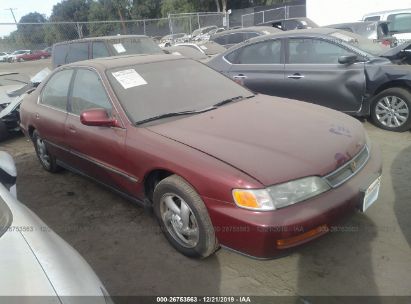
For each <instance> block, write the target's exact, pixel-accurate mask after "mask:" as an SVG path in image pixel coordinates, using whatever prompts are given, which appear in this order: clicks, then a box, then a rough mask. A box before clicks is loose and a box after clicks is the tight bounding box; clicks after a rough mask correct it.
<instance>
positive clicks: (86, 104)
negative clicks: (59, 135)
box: [65, 68, 134, 192]
mask: <svg viewBox="0 0 411 304" xmlns="http://www.w3.org/2000/svg"><path fill="white" fill-rule="evenodd" d="M93 108H103V109H105V110H106V111H107V114H108V116H111V117H113V118H116V119H117V120H118V121H121V119H120V118H119V116H118V114H117V112H116V110H115V107H114V106H113V103H112V101H111V98H110V97H109V94H108V92H107V91H106V87H105V86H104V84H103V81H102V80H101V78H100V76H99V75H98V74H97V72H96V71H94V70H91V69H87V68H78V69H77V70H76V72H75V75H74V80H73V84H72V88H71V93H70V96H69V106H68V112H69V113H68V116H67V120H66V125H65V137H66V141H67V143H68V146H69V149H70V153H71V162H70V164H69V165H70V166H72V167H73V168H74V169H77V170H78V171H81V172H82V173H84V174H86V175H88V176H89V177H91V178H94V179H96V180H97V181H99V182H101V183H103V184H105V185H107V186H110V187H112V188H115V189H117V190H120V191H122V192H127V191H126V189H129V188H130V185H134V180H133V179H132V178H131V177H130V175H129V174H128V173H127V167H129V166H127V164H126V163H125V162H124V155H125V138H126V133H127V132H126V129H125V128H122V127H107V126H101V127H98V126H86V125H84V124H82V123H81V121H80V115H81V113H82V112H83V111H87V110H88V109H93Z"/></svg>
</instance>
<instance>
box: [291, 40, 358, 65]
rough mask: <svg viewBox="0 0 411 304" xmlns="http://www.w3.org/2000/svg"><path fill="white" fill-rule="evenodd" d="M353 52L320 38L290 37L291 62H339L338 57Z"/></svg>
mask: <svg viewBox="0 0 411 304" xmlns="http://www.w3.org/2000/svg"><path fill="white" fill-rule="evenodd" d="M350 54H353V53H351V52H350V51H348V50H346V49H344V48H342V47H340V46H338V45H336V44H333V43H330V42H327V41H324V40H320V39H310V38H304V39H290V40H289V55H290V57H289V61H290V63H291V64H296V63H307V64H316V63H320V64H321V63H322V64H338V57H340V56H343V55H350Z"/></svg>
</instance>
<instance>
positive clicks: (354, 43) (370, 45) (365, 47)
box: [330, 31, 389, 57]
mask: <svg viewBox="0 0 411 304" xmlns="http://www.w3.org/2000/svg"><path fill="white" fill-rule="evenodd" d="M330 36H332V37H334V38H336V39H337V40H339V41H340V42H343V43H345V44H346V45H347V46H349V47H353V48H354V49H356V50H358V51H360V52H361V53H363V54H364V55H365V56H367V57H375V56H380V55H381V54H382V53H384V52H385V51H387V50H388V49H389V47H388V46H384V45H382V44H380V43H378V42H376V41H374V40H371V39H367V38H365V37H362V36H360V35H357V34H354V33H350V32H346V31H336V32H333V33H331V34H330Z"/></svg>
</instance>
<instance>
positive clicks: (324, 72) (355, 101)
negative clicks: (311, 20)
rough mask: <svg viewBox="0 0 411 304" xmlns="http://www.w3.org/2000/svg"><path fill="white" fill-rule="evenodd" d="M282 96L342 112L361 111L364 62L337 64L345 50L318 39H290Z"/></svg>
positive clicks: (363, 89) (364, 88) (346, 53)
mask: <svg viewBox="0 0 411 304" xmlns="http://www.w3.org/2000/svg"><path fill="white" fill-rule="evenodd" d="M286 54H287V56H286V64H285V69H284V70H285V81H284V87H283V93H284V94H285V95H284V96H285V97H289V98H293V99H297V100H303V101H308V102H311V103H315V104H318V105H321V106H325V107H329V108H332V109H335V110H339V111H344V112H352V113H355V112H358V111H359V110H360V109H361V106H362V101H363V96H364V95H365V90H366V87H365V85H366V78H365V69H364V62H356V63H352V64H340V63H339V62H338V58H339V57H340V56H344V55H352V54H353V52H351V51H350V50H348V49H345V48H343V47H342V46H341V45H339V44H337V43H334V42H332V41H329V40H325V39H322V38H321V39H320V38H311V37H309V38H305V37H304V38H289V39H288V41H287V47H286Z"/></svg>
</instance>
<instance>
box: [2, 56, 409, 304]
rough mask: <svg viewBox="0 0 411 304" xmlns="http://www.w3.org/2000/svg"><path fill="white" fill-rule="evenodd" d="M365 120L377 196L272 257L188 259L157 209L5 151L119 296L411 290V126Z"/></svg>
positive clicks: (24, 67) (17, 145) (28, 148)
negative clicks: (400, 128) (378, 160)
mask: <svg viewBox="0 0 411 304" xmlns="http://www.w3.org/2000/svg"><path fill="white" fill-rule="evenodd" d="M44 65H47V60H44V61H43V62H40V61H37V62H23V63H15V64H0V71H3V66H5V67H6V66H7V67H8V68H9V69H10V68H13V69H16V70H17V69H19V70H21V71H26V72H28V73H31V74H32V75H34V74H35V73H34V74H33V72H35V71H36V70H40V69H41V68H42V67H43V66H44ZM364 126H365V128H366V129H367V131H368V132H369V135H370V138H371V140H372V141H373V142H375V143H378V144H379V145H380V147H381V150H382V156H383V178H382V188H381V190H380V197H379V199H378V201H377V202H376V203H375V204H374V205H373V206H372V207H370V209H369V210H367V212H366V213H365V214H361V213H357V214H355V215H354V216H353V217H351V218H350V219H348V220H346V221H345V222H344V223H343V224H342V226H341V229H340V231H335V232H331V233H329V234H327V235H325V236H323V237H321V238H320V239H318V240H316V241H314V242H311V243H309V244H308V245H306V246H304V247H300V248H298V249H297V250H296V251H295V252H294V253H293V254H291V255H289V256H287V257H283V258H279V259H275V260H268V261H258V260H254V259H251V258H248V257H245V256H242V255H239V254H237V253H233V252H230V251H228V250H219V251H218V252H217V253H216V254H215V255H214V256H211V257H209V258H207V259H205V260H193V259H189V258H186V257H184V256H182V255H180V254H179V253H177V252H176V251H175V250H174V249H173V248H172V247H171V246H170V245H169V244H168V242H167V240H166V239H165V237H164V236H163V235H162V233H161V231H160V229H159V228H158V226H157V223H156V220H155V218H154V217H153V216H152V215H151V214H150V213H149V212H147V211H145V210H143V209H141V208H139V207H137V206H135V205H133V203H131V202H129V201H126V200H124V199H122V198H120V197H118V196H117V195H116V194H114V193H112V192H110V191H108V190H106V189H105V188H103V187H101V186H99V185H97V184H95V183H94V182H92V181H90V180H88V179H86V178H83V177H81V176H78V175H75V174H72V173H70V172H67V171H63V172H61V173H58V174H50V173H47V172H45V171H44V170H43V169H42V168H41V166H40V164H39V162H38V161H37V159H36V156H35V152H34V148H33V145H32V143H31V142H29V141H27V139H26V138H24V137H23V136H15V137H13V138H12V139H10V140H8V141H6V142H2V143H0V149H1V150H5V151H8V152H10V153H11V154H12V155H13V156H14V158H15V161H16V165H17V170H18V182H17V191H18V197H19V200H20V201H21V202H23V203H24V204H26V205H27V206H28V207H29V208H31V209H32V210H33V211H34V212H35V213H36V214H37V215H39V216H40V217H41V218H42V219H43V220H44V221H45V222H46V223H47V224H48V225H49V226H50V227H51V228H52V229H54V230H55V231H56V232H57V233H58V234H59V235H60V236H62V237H63V238H64V239H65V240H66V241H67V242H68V243H70V244H71V245H72V246H73V247H74V248H76V249H77V250H78V251H79V252H80V253H81V254H82V255H83V256H84V257H85V259H86V260H87V261H88V262H89V263H90V265H91V266H92V267H93V269H94V270H95V271H96V273H97V274H98V276H99V277H100V278H101V280H102V282H103V283H104V284H105V286H106V288H107V290H108V291H109V293H110V294H111V295H298V296H302V297H306V296H316V295H333V296H336V295H356V296H363V295H367V296H370V295H372V296H382V295H385V296H390V295H397V296H398V295H403V296H411V187H410V184H411V132H405V133H391V132H387V131H383V130H380V129H378V128H376V127H374V126H373V125H372V124H370V123H368V122H364ZM374 303H379V302H374Z"/></svg>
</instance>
